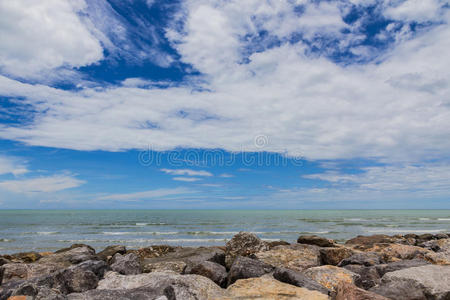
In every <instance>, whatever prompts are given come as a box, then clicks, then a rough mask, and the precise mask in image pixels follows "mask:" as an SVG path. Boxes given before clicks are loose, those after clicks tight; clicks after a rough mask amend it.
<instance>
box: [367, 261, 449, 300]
mask: <svg viewBox="0 0 450 300" xmlns="http://www.w3.org/2000/svg"><path fill="white" fill-rule="evenodd" d="M370 291H372V292H375V293H377V294H380V295H383V296H385V297H387V298H391V299H395V300H410V299H433V300H444V299H450V268H449V267H447V266H436V265H426V266H421V267H413V268H407V269H403V270H399V271H394V272H389V273H386V274H385V275H384V276H383V278H382V279H381V284H380V285H378V286H375V287H373V288H371V289H370Z"/></svg>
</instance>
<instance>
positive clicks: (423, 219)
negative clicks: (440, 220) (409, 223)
mask: <svg viewBox="0 0 450 300" xmlns="http://www.w3.org/2000/svg"><path fill="white" fill-rule="evenodd" d="M419 220H420V221H428V220H430V218H419Z"/></svg>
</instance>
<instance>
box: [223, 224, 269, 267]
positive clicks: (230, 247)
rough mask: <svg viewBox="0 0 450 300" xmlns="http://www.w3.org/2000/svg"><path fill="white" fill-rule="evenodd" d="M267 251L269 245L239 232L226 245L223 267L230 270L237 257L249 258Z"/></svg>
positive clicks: (253, 236)
mask: <svg viewBox="0 0 450 300" xmlns="http://www.w3.org/2000/svg"><path fill="white" fill-rule="evenodd" d="M265 250H269V245H268V244H267V243H266V242H264V241H262V240H261V239H260V238H258V237H257V236H256V235H254V234H253V233H248V232H239V233H238V234H236V235H235V236H233V238H232V239H231V240H229V241H228V242H227V244H226V248H225V265H226V267H227V268H230V267H231V265H232V264H233V261H234V260H235V259H236V257H238V256H249V255H250V254H254V253H257V252H260V251H265Z"/></svg>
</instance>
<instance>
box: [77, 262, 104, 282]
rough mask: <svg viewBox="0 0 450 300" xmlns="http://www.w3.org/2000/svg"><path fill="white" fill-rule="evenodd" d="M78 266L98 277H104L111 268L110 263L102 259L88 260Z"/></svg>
mask: <svg viewBox="0 0 450 300" xmlns="http://www.w3.org/2000/svg"><path fill="white" fill-rule="evenodd" d="M76 268H77V269H80V270H83V271H91V272H92V273H94V274H95V275H96V276H97V277H98V278H103V276H104V274H105V273H106V271H108V270H109V266H108V264H107V263H106V262H104V261H101V260H87V261H84V262H82V263H80V264H78V265H76Z"/></svg>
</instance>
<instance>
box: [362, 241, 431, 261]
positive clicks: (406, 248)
mask: <svg viewBox="0 0 450 300" xmlns="http://www.w3.org/2000/svg"><path fill="white" fill-rule="evenodd" d="M368 251H371V252H375V253H379V254H380V256H381V258H382V260H384V261H386V262H394V261H399V260H403V259H414V258H425V256H426V255H427V254H431V253H433V251H431V250H428V249H424V248H421V247H417V246H410V245H402V244H375V245H374V246H373V247H372V248H370V249H369V250H368Z"/></svg>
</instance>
